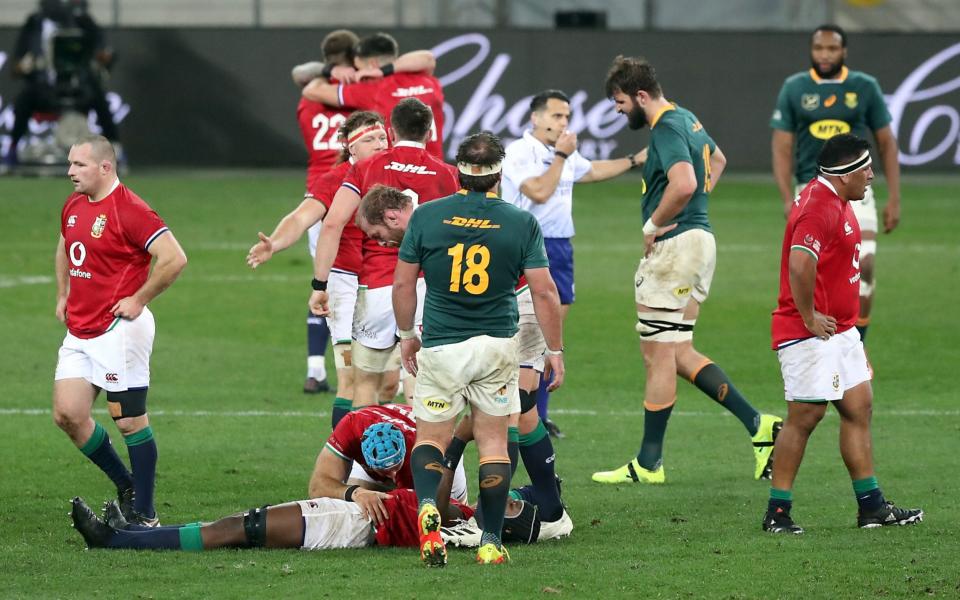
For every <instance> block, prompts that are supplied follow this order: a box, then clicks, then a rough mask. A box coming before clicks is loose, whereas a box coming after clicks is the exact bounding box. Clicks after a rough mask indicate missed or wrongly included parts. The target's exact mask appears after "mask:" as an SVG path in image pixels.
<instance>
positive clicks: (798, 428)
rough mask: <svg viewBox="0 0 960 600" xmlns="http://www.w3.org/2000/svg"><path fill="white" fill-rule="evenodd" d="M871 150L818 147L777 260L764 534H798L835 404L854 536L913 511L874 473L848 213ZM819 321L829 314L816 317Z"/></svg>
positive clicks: (853, 232)
mask: <svg viewBox="0 0 960 600" xmlns="http://www.w3.org/2000/svg"><path fill="white" fill-rule="evenodd" d="M870 163H871V159H870V146H869V144H868V143H867V142H866V141H865V140H862V139H860V138H858V137H856V136H853V135H849V134H841V135H838V136H836V137H832V138H830V139H829V140H827V142H826V143H825V144H824V145H823V148H822V149H821V151H820V154H819V156H818V157H817V164H818V167H819V172H820V173H819V175H817V177H816V178H815V179H812V180H811V181H810V183H808V184H807V186H806V187H805V188H803V191H801V192H800V194H799V195H798V196H797V197H796V199H795V200H794V201H793V208H792V209H791V210H790V216H789V217H788V219H787V229H786V232H785V233H784V238H783V250H782V254H781V258H780V296H779V299H778V302H777V309H776V310H775V311H774V312H773V327H772V331H773V349H774V350H776V351H777V358H779V359H780V371H781V373H782V374H783V387H784V390H785V394H786V400H787V420H786V422H785V423H784V425H783V430H782V431H781V432H780V435H779V436H778V437H777V442H776V447H775V450H774V453H775V456H776V460H774V461H773V482H772V486H771V488H770V501H769V503H768V505H767V513H766V515H765V516H764V518H763V530H764V531H769V532H771V533H794V534H800V533H803V528H801V527H800V526H799V525H797V524H796V523H794V522H793V519H792V518H791V517H790V509H791V508H792V506H793V492H792V488H793V482H794V479H795V478H796V476H797V471H798V470H799V468H800V461H801V460H803V452H804V450H805V449H806V447H807V440H808V439H810V434H812V433H813V430H814V429H815V428H816V427H817V424H818V423H819V422H820V420H821V419H822V418H823V415H824V414H826V412H827V405H828V404H830V403H832V404H833V406H834V407H835V408H836V409H837V412H838V413H839V414H840V454H841V456H842V457H843V463H844V464H845V465H846V467H847V471H848V472H849V473H850V479H852V480H853V492H854V495H855V496H856V497H857V504H858V505H859V513H858V515H857V526H858V527H883V526H886V525H909V524H912V523H918V522H920V521H922V520H923V511H922V510H921V509H919V508H913V509H904V508H900V507H898V506H895V505H894V504H893V503H892V502H889V501H888V500H886V499H885V498H884V496H883V493H882V492H881V491H880V486H879V484H878V483H877V478H876V475H875V474H874V470H873V441H872V435H871V433H870V416H871V414H872V412H873V390H872V388H871V387H870V379H871V373H870V367H869V365H868V364H867V357H866V355H865V354H864V352H863V342H862V341H861V340H860V334H859V333H858V332H857V330H856V329H855V327H854V326H855V325H856V323H857V315H858V314H859V311H860V296H859V294H860V249H861V238H860V227H859V225H858V224H857V219H856V216H855V215H854V212H853V208H852V207H851V202H852V201H857V200H862V199H863V196H864V194H865V191H866V188H867V186H868V185H870V182H871V181H872V180H873V169H872V168H871V166H870ZM821 311H825V312H821Z"/></svg>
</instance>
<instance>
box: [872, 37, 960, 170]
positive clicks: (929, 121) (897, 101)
mask: <svg viewBox="0 0 960 600" xmlns="http://www.w3.org/2000/svg"><path fill="white" fill-rule="evenodd" d="M957 56H960V43H956V44H954V45H953V46H950V47H948V48H945V49H944V50H941V51H940V52H938V53H936V54H934V55H933V56H931V57H930V58H928V59H927V60H926V61H924V62H923V63H922V64H921V65H920V66H919V67H917V68H916V69H915V70H914V71H913V72H912V73H910V75H908V76H907V77H906V79H904V80H903V83H901V84H900V86H899V87H898V88H897V91H895V92H894V93H893V94H890V95H889V96H887V97H886V100H887V107H888V108H889V109H890V115H891V116H892V117H893V121H892V122H891V123H890V126H891V129H892V130H893V134H894V135H895V136H896V137H897V139H902V138H901V136H900V133H899V132H900V127H901V126H902V125H903V113H904V110H905V109H906V107H907V105H908V104H910V103H912V102H921V101H924V100H932V99H934V98H937V97H940V96H944V95H946V94H949V93H951V92H953V91H955V90H957V89H960V76H958V77H955V78H953V79H951V80H949V81H945V82H943V83H940V84H938V85H933V86H930V87H928V88H926V89H923V90H921V89H918V88H919V87H920V84H922V83H923V82H924V80H926V78H927V77H929V76H930V74H931V73H933V72H934V71H935V70H937V69H938V68H939V67H941V66H943V65H944V64H946V63H947V62H948V61H950V60H951V59H953V58H955V57H957ZM941 118H943V119H946V120H947V135H946V136H944V138H943V139H942V140H940V141H939V142H937V143H936V144H935V145H934V146H933V147H932V148H930V149H929V150H926V151H921V144H922V143H923V138H924V136H925V135H926V133H927V131H928V130H929V128H930V126H931V125H933V123H934V122H935V121H937V120H938V119H941ZM954 144H956V151H955V152H954V156H953V163H954V164H956V165H960V111H958V110H957V107H955V106H950V105H947V104H939V105H937V106H933V107H931V108H928V109H927V110H925V111H924V112H923V113H922V114H921V115H920V116H919V117H918V118H917V122H916V123H915V124H914V126H913V130H912V131H911V132H910V136H909V142H908V143H907V144H906V147H907V148H908V149H909V153H908V152H904V150H903V145H904V144H903V142H901V149H900V163H901V164H903V165H924V164H927V163H930V162H933V161H935V160H936V159H938V158H940V157H941V156H943V155H944V154H946V153H947V152H949V150H950V148H951V147H952V146H953V145H954Z"/></svg>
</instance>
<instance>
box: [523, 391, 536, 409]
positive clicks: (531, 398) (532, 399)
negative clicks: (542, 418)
mask: <svg viewBox="0 0 960 600" xmlns="http://www.w3.org/2000/svg"><path fill="white" fill-rule="evenodd" d="M536 407H537V390H534V391H532V392H528V391H527V390H520V412H521V413H528V412H530V411H531V410H533V409H535V408H536Z"/></svg>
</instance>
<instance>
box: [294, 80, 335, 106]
mask: <svg viewBox="0 0 960 600" xmlns="http://www.w3.org/2000/svg"><path fill="white" fill-rule="evenodd" d="M337 87H338V86H337V85H336V84H333V83H330V82H329V81H327V80H326V79H324V78H322V77H318V78H317V79H314V80H313V81H311V82H310V83H308V84H307V85H305V86H303V91H302V92H300V95H302V96H303V97H304V98H306V99H307V100H312V101H313V102H320V103H322V104H326V105H327V106H340V98H339V95H338V94H337Z"/></svg>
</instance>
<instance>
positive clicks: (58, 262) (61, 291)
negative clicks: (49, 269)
mask: <svg viewBox="0 0 960 600" xmlns="http://www.w3.org/2000/svg"><path fill="white" fill-rule="evenodd" d="M53 264H54V273H55V274H56V278H57V308H56V315H57V319H58V320H59V321H60V322H61V323H66V322H67V294H68V293H69V292H70V274H69V272H68V271H67V252H66V248H65V247H64V241H63V236H62V235H61V236H60V240H59V241H57V254H56V256H54V259H53Z"/></svg>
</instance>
